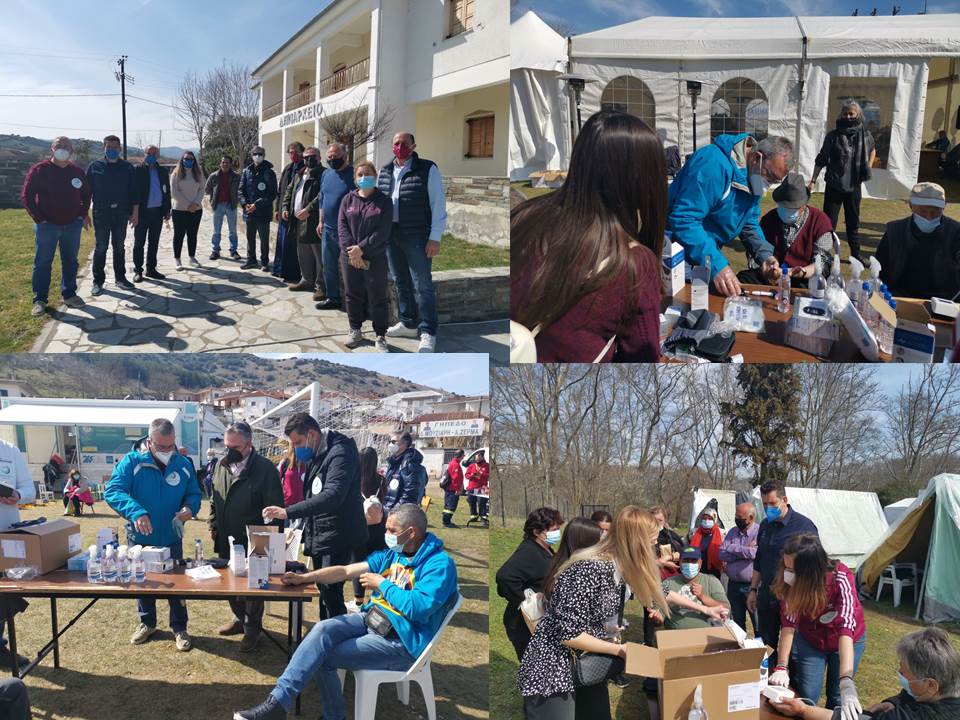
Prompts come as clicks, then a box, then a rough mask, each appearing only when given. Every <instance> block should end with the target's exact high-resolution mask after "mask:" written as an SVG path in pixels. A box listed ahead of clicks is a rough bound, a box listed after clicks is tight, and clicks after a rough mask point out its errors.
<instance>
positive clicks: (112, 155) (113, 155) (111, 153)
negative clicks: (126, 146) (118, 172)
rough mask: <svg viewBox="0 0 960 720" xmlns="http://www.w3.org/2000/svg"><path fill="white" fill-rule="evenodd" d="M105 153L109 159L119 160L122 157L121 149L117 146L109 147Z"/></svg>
mask: <svg viewBox="0 0 960 720" xmlns="http://www.w3.org/2000/svg"><path fill="white" fill-rule="evenodd" d="M103 155H104V157H106V158H107V160H117V159H119V158H120V151H119V150H117V149H115V148H107V149H106V150H104V151H103Z"/></svg>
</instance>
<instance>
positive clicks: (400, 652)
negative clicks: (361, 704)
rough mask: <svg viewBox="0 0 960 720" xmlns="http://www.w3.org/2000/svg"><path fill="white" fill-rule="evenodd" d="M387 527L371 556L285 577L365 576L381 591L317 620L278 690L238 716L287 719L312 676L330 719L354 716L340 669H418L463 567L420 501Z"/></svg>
mask: <svg viewBox="0 0 960 720" xmlns="http://www.w3.org/2000/svg"><path fill="white" fill-rule="evenodd" d="M386 530H387V531H386V534H385V535H384V539H385V540H386V543H387V549H386V550H377V551H376V552H374V553H372V554H371V555H370V556H369V557H367V559H366V561H364V562H361V563H354V564H353V565H346V566H343V565H340V566H332V567H326V568H323V569H321V570H314V571H313V572H309V573H306V574H304V575H297V574H296V573H287V574H286V575H284V576H283V582H284V584H286V585H304V584H307V583H312V582H317V583H327V582H335V583H342V582H344V581H345V580H351V579H353V578H359V579H360V583H361V584H362V585H363V586H364V587H366V588H367V589H369V590H372V591H373V595H372V597H371V599H370V602H368V603H366V604H365V605H364V606H363V607H362V608H361V611H360V612H359V613H351V614H349V615H338V616H337V617H334V618H330V619H328V620H321V621H320V622H318V623H317V624H316V625H314V626H313V629H312V630H311V631H310V633H309V634H308V635H307V637H306V638H304V640H303V642H302V643H301V644H300V646H299V647H298V648H297V651H296V652H295V653H294V654H293V657H292V658H290V662H289V663H288V664H287V667H286V669H285V670H284V671H283V675H281V676H280V677H279V679H278V680H277V686H276V687H275V688H274V689H273V692H271V693H270V695H268V696H267V699H266V700H265V701H264V702H263V703H261V704H260V705H258V706H257V707H255V708H251V709H250V710H243V711H240V712H237V713H234V715H233V717H234V720H284V719H285V718H286V717H287V710H289V709H290V707H291V706H292V705H293V703H294V701H295V700H296V697H297V695H298V694H300V693H301V692H302V691H303V689H304V688H305V687H306V685H307V683H308V682H309V681H310V679H311V678H315V679H316V682H317V685H318V686H319V688H320V698H321V700H322V701H323V717H324V719H325V720H346V717H347V712H346V706H345V704H344V700H343V691H342V689H341V687H340V678H339V677H338V676H337V670H338V669H344V670H394V671H397V672H405V671H407V670H409V669H410V666H411V665H413V663H414V662H415V661H416V659H417V657H419V655H420V653H422V652H423V650H424V648H426V646H427V645H428V644H430V641H431V640H433V638H434V636H435V635H436V634H437V631H438V630H439V629H440V625H441V623H443V620H444V618H445V617H446V615H447V613H448V612H449V611H450V608H451V607H452V606H453V604H454V603H455V601H456V597H457V593H458V588H457V567H456V565H455V564H454V562H453V559H452V558H451V557H450V556H449V555H447V553H445V552H444V550H443V541H442V540H440V539H439V538H438V537H437V536H436V535H434V534H433V533H429V532H427V516H426V514H424V512H423V510H421V509H420V508H419V507H417V506H416V505H413V504H409V503H407V504H404V505H398V506H397V507H395V508H394V509H393V510H391V511H390V514H389V515H388V516H387V528H386ZM359 716H360V715H359V713H358V714H357V717H359Z"/></svg>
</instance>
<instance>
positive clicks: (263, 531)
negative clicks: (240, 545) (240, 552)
mask: <svg viewBox="0 0 960 720" xmlns="http://www.w3.org/2000/svg"><path fill="white" fill-rule="evenodd" d="M253 534H257V535H268V536H269V538H268V539H267V543H268V545H267V555H268V557H269V558H270V574H271V575H283V573H284V572H286V569H287V546H286V542H285V540H284V534H283V532H282V531H281V530H280V528H278V527H277V526H276V525H247V548H248V550H247V555H248V557H249V555H251V554H252V553H253V546H254V543H253V541H252V540H251V537H252V535H253Z"/></svg>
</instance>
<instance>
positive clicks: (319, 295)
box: [313, 290, 327, 301]
mask: <svg viewBox="0 0 960 720" xmlns="http://www.w3.org/2000/svg"><path fill="white" fill-rule="evenodd" d="M313 299H314V300H318V301H322V300H326V299H327V294H326V293H325V292H324V291H323V290H314V291H313Z"/></svg>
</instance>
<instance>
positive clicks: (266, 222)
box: [247, 217, 270, 267]
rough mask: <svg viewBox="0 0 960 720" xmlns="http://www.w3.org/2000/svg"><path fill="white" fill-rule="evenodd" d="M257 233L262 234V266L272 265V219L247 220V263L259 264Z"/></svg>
mask: <svg viewBox="0 0 960 720" xmlns="http://www.w3.org/2000/svg"><path fill="white" fill-rule="evenodd" d="M257 233H259V234H260V263H259V264H260V266H261V267H268V266H269V265H270V218H259V217H252V218H250V219H249V220H247V262H248V263H255V262H257Z"/></svg>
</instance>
